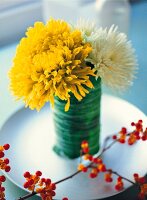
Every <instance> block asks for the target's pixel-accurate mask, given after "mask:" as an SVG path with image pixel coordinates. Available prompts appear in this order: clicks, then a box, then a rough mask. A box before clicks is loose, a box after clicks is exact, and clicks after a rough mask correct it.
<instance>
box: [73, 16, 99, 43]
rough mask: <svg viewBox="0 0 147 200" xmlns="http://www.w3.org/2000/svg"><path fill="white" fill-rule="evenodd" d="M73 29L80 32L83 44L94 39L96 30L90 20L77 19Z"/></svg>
mask: <svg viewBox="0 0 147 200" xmlns="http://www.w3.org/2000/svg"><path fill="white" fill-rule="evenodd" d="M74 29H78V30H80V31H81V33H82V37H83V39H84V42H91V41H92V40H94V39H95V38H96V31H97V28H96V25H95V23H94V22H91V21H90V20H84V19H82V18H81V19H79V20H78V21H77V24H76V25H75V26H74Z"/></svg>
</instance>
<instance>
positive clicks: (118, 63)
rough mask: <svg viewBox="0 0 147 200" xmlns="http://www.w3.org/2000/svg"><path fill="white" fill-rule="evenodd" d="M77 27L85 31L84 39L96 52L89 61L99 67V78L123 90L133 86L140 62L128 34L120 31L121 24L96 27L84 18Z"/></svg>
mask: <svg viewBox="0 0 147 200" xmlns="http://www.w3.org/2000/svg"><path fill="white" fill-rule="evenodd" d="M75 28H78V29H79V30H80V31H81V32H82V37H83V40H84V41H87V42H89V43H90V44H92V52H91V53H90V54H89V56H88V58H86V60H87V61H89V62H90V63H92V64H93V65H94V66H95V68H96V71H97V77H100V78H101V79H102V82H103V83H104V84H105V85H107V86H109V87H111V88H112V89H117V90H119V91H120V90H124V89H126V88H127V87H128V86H129V85H131V84H132V80H133V79H134V75H135V73H136V66H137V61H136V57H135V54H134V49H133V48H132V46H131V42H130V41H127V37H126V35H125V34H124V33H119V31H118V30H117V27H114V26H112V27H111V28H110V29H109V30H107V29H103V28H99V29H96V28H95V26H94V24H93V23H90V22H89V21H84V20H79V21H78V22H77V25H76V26H75Z"/></svg>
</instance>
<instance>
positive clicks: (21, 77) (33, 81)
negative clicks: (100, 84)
mask: <svg viewBox="0 0 147 200" xmlns="http://www.w3.org/2000/svg"><path fill="white" fill-rule="evenodd" d="M91 50H92V49H91V46H90V44H89V43H85V44H84V43H83V41H82V37H81V32H80V31H78V30H74V31H72V30H71V28H70V26H69V25H68V24H67V23H66V22H64V21H60V20H53V19H51V20H50V21H49V22H48V23H47V24H46V25H44V24H43V23H41V22H37V23H35V25H34V27H32V28H29V29H28V32H27V33H26V37H25V38H23V39H22V40H21V42H20V44H19V46H18V48H17V52H16V56H15V58H14V65H13V67H12V69H11V70H10V73H9V76H10V81H11V82H10V88H11V90H12V92H13V94H14V95H15V96H17V97H18V99H20V98H22V99H23V100H24V102H25V103H26V106H29V107H30V108H31V109H34V108H36V109H37V110H39V109H40V108H41V107H42V106H43V105H44V104H45V103H46V102H48V101H50V102H51V104H52V105H53V104H54V96H58V97H59V98H60V99H62V100H66V101H67V104H66V106H65V110H66V111H67V110H68V109H69V106H70V94H71V93H73V94H74V96H75V97H76V98H77V99H78V100H79V101H80V100H81V99H82V98H83V97H84V96H85V95H86V93H88V90H87V89H86V88H85V87H89V88H92V87H93V85H92V83H91V81H90V80H89V76H94V71H93V70H92V69H91V67H89V66H86V63H85V59H86V58H87V56H88V54H89V53H90V52H91Z"/></svg>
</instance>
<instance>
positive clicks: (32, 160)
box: [0, 95, 147, 200]
mask: <svg viewBox="0 0 147 200" xmlns="http://www.w3.org/2000/svg"><path fill="white" fill-rule="evenodd" d="M138 119H143V120H144V124H146V125H147V118H146V116H145V114H143V113H142V112H141V111H140V110H139V109H138V108H136V107H134V106H133V105H131V104H130V103H128V102H126V101H124V100H121V99H119V98H116V97H112V96H108V95H103V97H102V110H101V124H102V128H101V142H102V141H103V140H104V138H105V137H106V136H107V135H109V134H112V133H115V132H117V131H119V130H120V128H121V127H122V126H126V127H130V123H131V122H132V121H137V120H138ZM54 136H55V134H54V129H53V123H52V115H51V109H50V108H49V106H45V107H44V108H43V109H42V110H41V111H40V112H39V113H38V112H36V111H31V110H29V109H25V108H22V109H21V110H19V111H17V112H16V113H14V114H13V115H12V116H11V117H10V118H9V119H8V120H7V122H6V123H5V124H4V125H3V127H2V129H1V131H0V143H1V144H4V143H9V144H10V145H11V149H10V150H9V151H8V152H7V157H8V158H10V162H11V167H12V170H11V172H10V173H9V174H8V175H7V176H8V178H9V179H10V180H11V181H12V182H13V183H15V184H16V185H17V186H19V187H20V188H23V183H24V180H25V179H24V178H23V173H24V172H25V171H30V172H32V173H34V172H35V171H37V170H41V171H42V172H43V176H44V177H46V178H47V177H48V178H51V179H52V181H53V182H56V181H58V180H60V179H62V178H64V177H67V176H68V175H70V174H72V173H73V172H75V171H76V168H77V163H78V159H74V160H68V159H65V158H61V157H59V156H58V155H56V154H55V153H54V151H53V150H52V147H53V145H54V143H55V139H54ZM146 157H147V142H141V141H139V142H138V143H137V144H135V145H134V146H129V147H128V145H127V144H125V145H121V144H116V145H115V146H113V147H112V148H111V149H110V150H109V151H108V152H107V153H105V155H104V158H103V159H104V162H105V163H106V166H107V167H108V168H112V169H113V170H116V171H117V172H119V173H120V174H122V175H124V176H125V177H127V178H130V179H132V180H133V177H132V174H133V173H134V172H138V173H139V174H140V175H144V174H145V173H146V172H147V160H146ZM87 176H88V174H84V173H81V174H79V175H77V176H76V177H74V178H73V179H71V180H68V181H65V182H63V183H61V184H59V185H57V190H56V193H57V195H56V198H57V199H62V197H64V196H67V197H68V198H69V199H70V200H86V199H101V198H105V197H109V196H112V195H115V194H117V192H116V191H115V190H114V184H115V183H112V184H107V183H105V181H104V180H103V174H101V175H99V177H98V178H96V179H94V180H93V179H90V178H87ZM129 186H130V184H128V183H127V182H126V183H125V187H126V188H128V187H129Z"/></svg>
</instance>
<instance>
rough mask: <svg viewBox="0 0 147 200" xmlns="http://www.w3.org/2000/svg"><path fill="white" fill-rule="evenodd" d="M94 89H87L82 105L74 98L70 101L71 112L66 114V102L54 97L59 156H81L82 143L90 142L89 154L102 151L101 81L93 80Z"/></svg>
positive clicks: (56, 147)
mask: <svg viewBox="0 0 147 200" xmlns="http://www.w3.org/2000/svg"><path fill="white" fill-rule="evenodd" d="M91 81H92V83H93V85H94V88H92V89H88V88H86V89H88V90H89V94H87V95H86V97H84V98H83V99H82V100H81V101H78V100H77V99H76V98H75V97H74V96H73V95H71V99H70V108H69V110H68V111H67V112H65V111H64V107H65V104H66V102H65V101H62V100H60V99H59V98H58V97H55V105H54V110H53V117H54V126H55V132H56V144H55V146H54V150H55V152H56V153H57V154H58V155H61V156H66V157H68V158H71V159H72V158H77V157H79V156H80V149H81V142H82V141H83V140H86V141H88V143H89V148H90V153H91V154H95V153H97V152H98V150H99V138H100V102H101V79H100V78H98V79H97V80H96V79H95V77H92V78H91Z"/></svg>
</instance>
